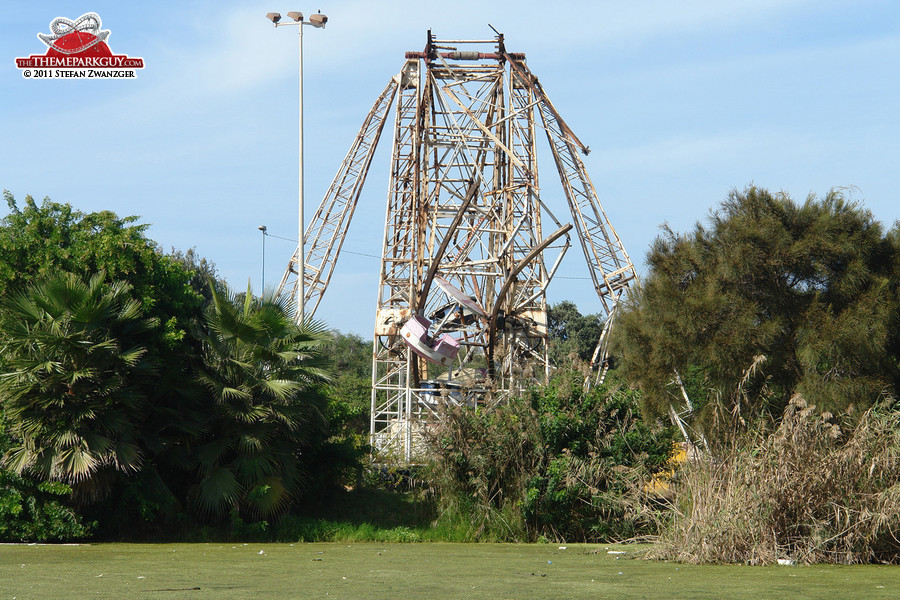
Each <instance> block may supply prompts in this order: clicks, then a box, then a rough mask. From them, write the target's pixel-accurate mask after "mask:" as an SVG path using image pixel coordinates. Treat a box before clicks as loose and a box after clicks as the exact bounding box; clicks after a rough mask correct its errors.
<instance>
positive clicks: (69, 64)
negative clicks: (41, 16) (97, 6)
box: [16, 12, 144, 79]
mask: <svg viewBox="0 0 900 600" xmlns="http://www.w3.org/2000/svg"><path fill="white" fill-rule="evenodd" d="M100 26H101V21H100V15H98V14H97V13H92V12H91V13H86V14H83V15H81V16H80V17H78V18H77V19H75V20H74V21H73V20H71V19H67V18H65V17H56V18H55V19H53V21H51V22H50V33H49V34H47V33H39V34H37V37H38V39H39V40H41V41H42V42H44V44H46V45H47V53H46V54H32V55H31V56H29V57H28V58H17V59H16V67H17V68H18V69H19V70H20V71H22V76H23V77H25V78H26V79H64V78H66V79H68V78H85V79H107V78H127V77H137V71H138V70H139V69H143V68H144V59H143V58H134V57H130V56H127V55H124V54H113V52H112V50H110V49H109V46H108V45H107V43H106V40H107V39H108V38H109V33H110V32H109V30H108V29H107V30H105V31H104V30H102V29H100Z"/></svg>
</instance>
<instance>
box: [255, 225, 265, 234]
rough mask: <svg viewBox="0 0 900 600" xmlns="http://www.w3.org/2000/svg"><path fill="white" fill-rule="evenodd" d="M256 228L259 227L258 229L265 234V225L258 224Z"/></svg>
mask: <svg viewBox="0 0 900 600" xmlns="http://www.w3.org/2000/svg"><path fill="white" fill-rule="evenodd" d="M257 229H259V230H260V231H262V232H263V235H265V234H266V226H265V225H260V226H259V227H257Z"/></svg>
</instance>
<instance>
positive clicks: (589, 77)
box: [0, 0, 900, 337]
mask: <svg viewBox="0 0 900 600" xmlns="http://www.w3.org/2000/svg"><path fill="white" fill-rule="evenodd" d="M317 9H320V10H321V11H322V12H323V13H325V14H327V15H328V16H329V22H328V26H327V28H326V29H325V30H314V29H311V28H307V29H306V30H305V34H304V74H305V76H304V94H305V115H306V116H305V121H306V136H305V137H306V151H305V154H306V180H307V181H306V195H307V204H306V206H307V208H306V212H307V215H308V216H309V215H311V214H312V211H313V210H314V209H315V206H317V205H318V202H319V200H320V199H321V197H322V195H323V193H324V192H325V190H326V188H327V186H328V184H329V183H330V181H331V178H332V177H333V175H334V173H335V171H336V170H337V168H338V166H339V164H340V161H341V160H342V158H343V156H344V154H345V153H346V151H347V149H348V148H349V145H350V143H351V141H352V140H353V138H354V136H355V135H356V132H357V130H358V128H359V126H360V124H361V123H362V119H363V117H364V116H365V114H366V112H367V111H368V110H369V108H370V106H371V104H372V102H374V100H375V98H376V96H377V95H378V93H379V92H380V91H381V89H382V88H383V87H384V85H385V84H386V83H387V81H388V79H389V78H390V77H391V76H392V75H393V74H395V73H396V72H398V71H399V69H400V67H401V66H402V64H403V55H404V52H406V51H409V50H421V49H422V48H423V46H424V43H425V33H426V30H427V29H429V28H431V29H432V30H433V31H434V33H435V35H436V36H437V37H439V38H441V37H443V38H483V39H487V38H489V37H490V36H491V35H492V32H491V30H490V28H489V27H488V23H490V24H491V25H493V26H494V27H496V28H497V29H498V30H499V31H502V32H503V33H505V34H506V40H507V48H508V49H509V50H510V51H514V52H524V53H525V54H526V55H527V57H528V63H529V66H530V68H531V70H532V71H533V72H534V73H535V74H536V75H538V77H540V79H541V82H542V84H543V86H544V89H545V90H546V91H547V92H548V94H549V95H550V97H551V99H552V100H553V102H554V104H555V105H556V107H557V108H558V109H559V111H560V112H561V113H562V115H563V116H564V117H565V119H566V121H567V122H568V123H569V124H570V125H571V127H572V128H573V130H574V131H575V132H576V134H577V135H578V136H579V138H581V140H583V141H584V142H585V143H586V144H588V145H589V146H590V147H591V148H592V150H593V151H592V153H591V154H590V156H588V157H587V158H586V164H587V167H588V170H589V172H590V174H591V177H592V179H593V181H594V184H595V186H596V188H597V190H598V193H599V194H600V197H601V201H602V203H603V206H604V208H605V209H606V212H607V214H608V215H609V218H610V220H611V221H612V223H613V225H614V226H615V228H616V229H617V231H618V233H619V235H620V236H621V238H622V240H623V242H624V243H625V246H626V248H627V249H628V252H629V254H630V255H631V257H632V259H633V260H634V262H635V263H636V266H637V268H638V271H639V273H640V272H643V271H644V270H645V267H644V256H645V253H646V251H647V248H648V247H649V245H650V243H651V242H652V240H653V239H654V238H655V237H656V236H657V235H658V233H659V226H660V225H661V224H662V223H668V224H669V225H670V226H671V227H672V228H673V229H675V230H676V231H685V230H687V229H689V228H691V227H692V225H693V224H694V223H695V222H696V221H698V220H703V219H705V217H706V215H708V213H709V210H710V209H712V208H714V207H715V206H716V205H717V204H718V203H719V202H720V201H721V200H722V199H723V198H724V197H725V196H726V195H727V193H728V191H729V190H730V189H732V188H735V187H737V188H743V187H745V186H747V185H748V184H751V183H752V184H755V185H758V186H762V187H766V188H769V189H771V190H773V191H777V190H783V191H785V192H787V193H789V194H790V195H791V196H792V197H794V198H795V199H803V198H805V197H806V196H807V195H808V194H810V193H814V194H817V195H822V194H825V193H827V192H828V191H829V189H831V188H833V187H848V188H850V189H849V190H848V194H849V195H850V196H851V197H852V198H854V199H856V200H859V201H860V202H863V203H864V205H865V206H866V207H867V208H868V209H869V210H871V211H872V212H873V213H874V215H875V217H876V218H877V219H878V220H880V221H882V222H883V223H884V224H885V226H887V227H890V226H892V225H893V224H894V222H895V221H897V220H898V219H900V198H898V196H897V190H898V189H900V144H898V140H900V118H898V108H900V77H898V66H900V10H898V7H897V4H896V2H895V1H894V0H884V1H881V0H855V1H829V0H815V1H812V0H755V1H750V0H730V1H728V2H723V1H721V0H720V1H712V0H707V1H700V0H697V1H681V2H672V1H640V0H635V1H632V2H623V1H584V2H582V1H575V0H571V1H565V0H562V1H557V2H555V3H546V2H545V3H537V2H530V1H518V2H507V1H495V2H490V3H483V2H471V1H468V0H457V1H456V2H453V3H448V2H428V1H424V0H417V1H395V2H391V1H382V2H372V1H370V0H369V1H363V0H343V1H329V0H319V1H318V3H317V4H312V5H299V4H298V5H291V4H286V5H280V4H278V3H277V2H271V0H266V1H264V2H255V1H243V2H233V1H227V0H219V1H216V2H211V1H210V2H190V1H187V2H177V3H176V2H170V3H167V2H154V3H132V2H127V3H126V2H110V1H101V0H93V1H91V2H81V1H77V2H33V1H31V2H24V1H18V0H12V1H9V0H8V1H6V2H4V4H3V9H2V11H0V49H2V52H0V56H2V58H0V188H3V189H8V190H10V191H11V192H12V193H13V194H14V195H15V196H16V197H17V198H18V199H20V200H21V199H22V198H24V196H25V195H26V194H31V195H33V196H34V197H35V198H37V199H40V198H43V197H44V196H49V197H51V198H52V199H53V200H55V201H58V202H68V203H70V204H72V205H73V206H75V207H76V208H78V209H80V210H82V211H95V210H112V211H114V212H116V213H117V214H119V215H121V216H125V215H140V216H141V217H142V222H145V223H150V224H151V227H150V230H149V235H150V237H151V238H153V239H154V240H156V241H157V242H159V243H160V244H161V245H162V246H163V247H164V248H166V249H168V248H170V247H175V248H179V249H182V250H186V249H188V248H192V247H194V248H196V249H197V251H198V253H199V254H201V255H202V256H205V257H206V258H208V259H210V260H212V261H213V262H215V263H216V265H217V267H218V270H219V272H220V273H221V275H223V276H224V277H225V278H226V279H227V280H228V281H229V283H230V284H231V285H233V286H235V287H238V288H243V287H245V286H246V285H247V282H248V280H250V281H251V283H252V285H253V286H254V288H255V289H258V288H259V285H260V274H261V266H262V265H261V234H260V232H259V231H258V229H257V226H259V225H263V224H264V225H266V226H267V227H268V231H269V233H270V234H272V235H271V236H270V237H269V238H268V240H267V245H266V273H265V279H266V285H267V286H271V285H273V284H275V283H277V281H278V280H279V279H280V278H281V275H282V274H283V272H284V269H285V267H286V266H287V261H288V259H289V258H290V255H291V253H292V252H293V249H294V244H293V243H292V242H289V241H284V240H280V239H278V237H275V236H279V237H284V238H294V239H296V222H297V36H296V33H295V31H294V30H293V29H292V28H280V29H277V30H276V29H274V28H273V27H272V26H271V24H270V23H269V21H267V20H266V19H265V17H264V15H265V13H266V12H269V11H279V12H281V13H282V14H285V13H286V12H287V11H289V10H301V11H304V12H305V13H311V12H315V10H317ZM86 12H96V13H98V14H99V15H100V17H101V18H102V20H103V28H104V29H109V30H110V31H111V34H110V37H109V39H108V40H107V41H108V43H109V46H110V48H111V49H112V50H113V52H114V53H116V54H127V55H129V56H139V57H143V58H144V60H145V63H146V68H145V69H144V70H143V71H142V72H140V74H139V76H138V78H137V79H136V80H127V81H106V80H104V81H99V80H90V81H70V80H54V81H36V80H26V79H24V78H23V77H22V75H21V73H20V72H19V71H18V70H17V69H16V68H15V64H14V59H15V58H16V57H23V56H28V55H30V54H43V52H44V51H45V48H44V46H43V44H41V42H40V41H39V40H38V39H37V33H39V32H43V33H47V32H48V31H49V23H50V21H51V20H53V19H54V18H55V17H57V16H64V17H68V18H71V19H74V18H77V17H79V16H81V15H82V14H84V13H86ZM381 146H382V147H381V148H380V150H379V153H378V155H376V158H375V162H374V164H373V166H372V170H371V172H370V175H369V180H368V182H367V184H366V187H365V190H364V192H363V196H362V198H361V199H360V206H359V208H358V209H357V214H356V216H355V218H354V222H353V224H352V225H351V227H350V233H349V236H348V240H347V242H346V243H345V246H344V247H345V249H346V250H349V251H351V252H354V253H355V254H350V253H346V252H345V253H344V255H343V256H342V257H341V260H340V262H339V264H338V267H337V270H336V273H335V276H334V279H333V280H332V285H331V287H330V289H329V291H328V293H327V294H326V296H325V299H324V301H323V304H322V306H321V307H320V309H319V312H318V313H317V315H316V316H317V318H320V319H322V320H324V321H326V322H327V323H328V324H329V326H331V327H335V328H338V329H341V330H343V331H353V332H356V333H359V334H361V335H362V336H363V337H369V336H370V335H371V331H372V323H373V320H374V316H373V314H374V309H375V299H376V292H377V290H376V287H377V279H378V269H379V260H378V259H377V258H374V257H373V256H367V255H374V256H377V255H379V254H380V251H381V239H382V237H383V228H384V225H383V224H384V210H385V208H384V207H385V198H386V189H387V181H388V158H389V154H388V152H389V148H388V146H389V136H388V135H386V136H385V139H384V140H382V144H381ZM555 178H556V175H555V172H554V171H553V168H552V165H551V164H550V163H549V161H547V160H544V162H543V164H542V169H541V183H542V186H543V190H542V197H543V198H544V200H545V201H546V202H548V203H550V204H551V206H552V207H555V208H556V210H554V212H555V213H556V214H558V215H561V216H562V215H563V214H564V212H565V208H564V206H565V203H564V200H563V198H562V196H561V191H559V189H558V187H554V186H555V185H558V184H556V183H555V181H554V180H555ZM5 212H6V207H5V206H3V207H0V215H2V214H5ZM576 250H577V249H573V250H572V251H571V252H570V253H569V254H568V256H567V265H566V267H565V269H564V270H563V271H561V272H560V275H561V276H562V277H565V279H563V278H560V279H558V280H555V281H554V283H553V284H552V285H551V288H550V300H551V301H553V302H555V301H559V300H564V299H571V300H574V301H575V302H576V303H577V304H578V305H579V307H580V308H581V309H582V311H583V312H599V311H600V304H599V301H598V300H597V299H596V297H595V296H594V293H593V290H592V287H591V285H590V281H589V280H588V279H587V271H586V268H585V267H584V266H583V259H582V258H581V257H580V256H579V255H578V253H577V252H576Z"/></svg>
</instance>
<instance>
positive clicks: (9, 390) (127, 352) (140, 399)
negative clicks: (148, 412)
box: [0, 273, 155, 496]
mask: <svg viewBox="0 0 900 600" xmlns="http://www.w3.org/2000/svg"><path fill="white" fill-rule="evenodd" d="M129 292H130V288H129V286H128V284H126V283H124V282H114V283H112V284H110V285H106V284H105V281H104V274H103V273H100V274H97V275H95V276H94V277H92V278H91V279H90V281H89V282H88V283H85V282H83V281H81V280H80V279H79V278H77V277H76V276H75V275H72V274H61V275H57V276H55V277H53V278H51V279H48V280H46V281H43V282H39V283H37V284H35V285H34V286H32V287H31V288H30V289H29V290H28V291H26V292H24V293H21V294H18V295H15V296H13V297H11V298H6V299H5V300H4V302H3V303H2V312H0V319H2V336H0V353H2V356H3V360H4V366H5V369H4V372H3V373H2V374H0V397H2V399H3V407H4V411H5V413H6V416H7V418H8V419H9V422H10V427H11V433H12V435H13V436H14V438H15V439H16V440H17V441H18V443H17V444H14V445H13V447H12V448H11V449H10V450H9V451H8V453H7V457H6V460H7V464H8V465H9V466H10V467H11V468H12V469H13V470H14V471H15V472H17V473H22V472H23V471H30V472H32V473H34V474H36V475H38V476H40V477H42V478H44V479H48V480H58V481H63V482H67V483H70V484H74V485H78V486H80V487H81V488H83V489H87V490H90V493H91V494H92V495H94V496H102V495H103V494H105V493H107V492H108V486H106V485H105V484H104V482H105V481H106V480H105V479H104V478H103V477H99V475H100V474H102V472H103V471H104V470H110V469H111V470H115V471H120V472H124V473H134V472H136V471H137V470H139V469H140V466H141V459H142V454H143V453H142V451H141V445H140V443H139V437H140V433H139V429H138V426H139V424H140V420H141V419H140V413H141V411H142V407H143V404H144V402H145V400H146V397H145V394H144V393H143V390H142V388H141V377H142V375H143V374H144V373H146V371H147V370H148V369H149V367H150V365H149V364H148V363H147V362H146V360H145V359H146V354H147V352H146V348H145V347H144V346H142V345H141V343H140V342H141V339H142V338H143V337H144V336H145V335H146V333H147V332H148V331H150V330H152V329H153V327H154V326H155V322H154V321H153V320H149V319H146V318H144V317H143V315H142V314H141V310H140V304H139V303H138V302H137V301H136V300H134V299H132V298H131V297H130V293H129Z"/></svg>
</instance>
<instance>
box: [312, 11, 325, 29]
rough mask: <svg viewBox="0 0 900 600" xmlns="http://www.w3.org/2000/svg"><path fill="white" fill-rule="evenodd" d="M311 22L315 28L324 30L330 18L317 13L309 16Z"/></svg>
mask: <svg viewBox="0 0 900 600" xmlns="http://www.w3.org/2000/svg"><path fill="white" fill-rule="evenodd" d="M309 22H310V23H312V26H313V27H318V28H320V29H323V28H324V27H325V23H327V22H328V17H326V16H325V15H323V14H322V13H316V14H314V15H310V16H309Z"/></svg>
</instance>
